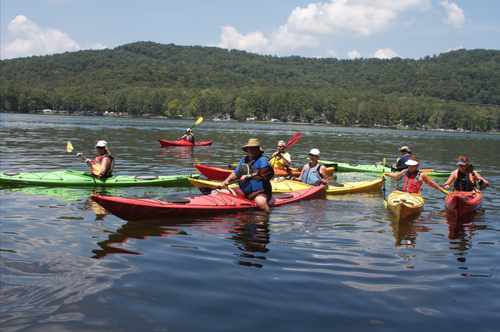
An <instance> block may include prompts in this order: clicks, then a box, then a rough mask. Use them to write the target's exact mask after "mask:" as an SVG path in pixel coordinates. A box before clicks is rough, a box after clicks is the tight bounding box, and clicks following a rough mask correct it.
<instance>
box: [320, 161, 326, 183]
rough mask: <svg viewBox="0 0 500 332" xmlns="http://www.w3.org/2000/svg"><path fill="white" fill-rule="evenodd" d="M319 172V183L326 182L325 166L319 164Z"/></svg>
mask: <svg viewBox="0 0 500 332" xmlns="http://www.w3.org/2000/svg"><path fill="white" fill-rule="evenodd" d="M319 174H321V177H322V179H321V183H323V184H328V172H327V171H326V166H325V165H321V166H320V168H319Z"/></svg>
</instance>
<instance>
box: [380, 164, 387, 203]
mask: <svg viewBox="0 0 500 332" xmlns="http://www.w3.org/2000/svg"><path fill="white" fill-rule="evenodd" d="M384 167H385V158H384V159H383V161H382V169H384ZM381 178H382V184H383V186H382V193H383V194H384V208H386V209H387V201H386V200H385V172H384V173H382V175H381Z"/></svg>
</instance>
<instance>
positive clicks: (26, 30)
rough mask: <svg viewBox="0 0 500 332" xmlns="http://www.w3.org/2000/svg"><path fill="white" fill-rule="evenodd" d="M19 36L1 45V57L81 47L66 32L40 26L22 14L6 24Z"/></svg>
mask: <svg viewBox="0 0 500 332" xmlns="http://www.w3.org/2000/svg"><path fill="white" fill-rule="evenodd" d="M7 28H8V29H9V31H10V32H11V33H12V34H13V35H15V36H19V37H20V38H16V39H15V40H14V41H13V42H12V43H9V44H6V45H2V59H11V58H18V57H26V56H31V55H45V54H54V53H62V52H66V51H78V50H80V49H81V47H80V46H79V45H78V44H77V43H76V42H75V41H74V40H71V39H70V38H69V36H68V34H67V33H63V32H61V31H59V30H57V29H53V28H40V27H38V26H37V25H36V24H35V23H33V22H31V21H30V20H28V19H27V18H26V16H24V15H19V16H16V18H14V19H13V20H12V21H11V22H10V23H9V25H8V26H7Z"/></svg>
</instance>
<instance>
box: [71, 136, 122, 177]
mask: <svg viewBox="0 0 500 332" xmlns="http://www.w3.org/2000/svg"><path fill="white" fill-rule="evenodd" d="M95 150H96V152H97V154H98V156H97V157H95V159H94V161H93V162H92V165H95V164H98V165H100V166H101V173H100V174H95V171H94V168H91V170H90V173H91V175H92V177H96V178H97V177H98V178H101V179H103V178H109V177H112V176H113V168H114V166H115V157H113V156H112V155H111V153H110V152H109V149H108V143H107V142H106V141H99V142H97V144H96V145H95ZM77 155H78V156H79V157H83V158H85V157H84V156H83V153H80V152H79V153H77ZM85 162H86V163H89V162H91V160H90V159H86V160H85Z"/></svg>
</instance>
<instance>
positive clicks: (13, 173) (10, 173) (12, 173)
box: [3, 172, 19, 176]
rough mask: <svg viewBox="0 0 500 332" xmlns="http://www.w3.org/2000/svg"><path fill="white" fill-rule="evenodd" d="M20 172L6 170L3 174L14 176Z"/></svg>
mask: <svg viewBox="0 0 500 332" xmlns="http://www.w3.org/2000/svg"><path fill="white" fill-rule="evenodd" d="M18 174H19V173H18V172H5V173H3V175H8V176H13V175H18Z"/></svg>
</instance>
